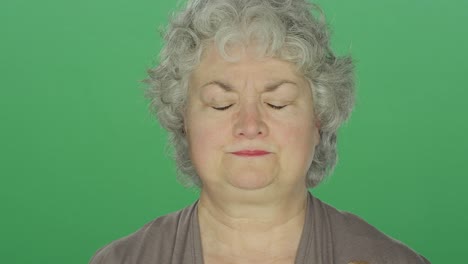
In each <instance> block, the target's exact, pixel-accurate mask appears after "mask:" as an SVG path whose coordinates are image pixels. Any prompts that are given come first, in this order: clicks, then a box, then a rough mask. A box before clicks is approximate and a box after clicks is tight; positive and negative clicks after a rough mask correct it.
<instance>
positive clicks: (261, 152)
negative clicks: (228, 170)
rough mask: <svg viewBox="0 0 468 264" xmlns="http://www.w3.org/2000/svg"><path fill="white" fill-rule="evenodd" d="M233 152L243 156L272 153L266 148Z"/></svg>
mask: <svg viewBox="0 0 468 264" xmlns="http://www.w3.org/2000/svg"><path fill="white" fill-rule="evenodd" d="M231 153H232V154H234V155H237V156H242V157H258V156H265V155H268V154H270V152H268V151H264V150H240V151H235V152H231Z"/></svg>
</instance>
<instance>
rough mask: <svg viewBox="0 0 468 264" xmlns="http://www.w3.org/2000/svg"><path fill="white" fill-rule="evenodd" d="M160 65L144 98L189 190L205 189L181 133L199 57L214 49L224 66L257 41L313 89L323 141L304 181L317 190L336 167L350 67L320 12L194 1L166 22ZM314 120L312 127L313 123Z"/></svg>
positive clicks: (253, 2) (303, 1) (279, 3)
mask: <svg viewBox="0 0 468 264" xmlns="http://www.w3.org/2000/svg"><path fill="white" fill-rule="evenodd" d="M164 40H165V42H166V44H165V46H164V48H163V49H162V51H161V54H160V63H159V65H158V66H157V67H155V68H154V69H149V70H148V75H149V77H148V78H146V79H145V80H143V82H145V83H146V84H148V88H147V89H146V97H147V98H148V99H150V108H151V111H152V112H153V113H155V114H156V116H157V118H158V119H159V122H160V124H161V125H162V126H163V127H164V128H165V129H166V130H167V131H168V132H169V145H170V146H172V147H173V148H174V154H173V155H174V159H175V161H176V164H177V167H178V179H179V181H180V182H181V183H182V184H184V185H185V186H187V187H190V186H198V187H201V185H202V182H201V180H200V177H199V176H198V175H197V172H196V171H195V169H194V166H193V164H192V162H191V158H190V155H189V146H188V144H187V139H186V135H185V131H184V113H185V110H186V100H187V91H188V86H189V83H188V79H189V76H190V74H191V72H192V71H193V70H194V69H195V68H196V67H197V66H198V65H199V63H200V60H201V58H202V57H203V53H204V51H205V50H206V49H207V47H209V45H210V44H213V43H214V45H216V47H217V48H218V50H219V51H220V54H221V55H222V56H223V57H224V58H225V59H226V60H232V59H233V58H232V57H230V56H229V55H228V52H227V51H226V50H227V48H228V47H229V46H230V45H236V46H239V45H240V46H241V47H246V45H248V44H249V43H252V42H255V46H256V48H257V51H258V56H259V57H262V56H263V57H275V58H279V59H282V60H285V61H289V62H292V63H294V64H295V65H296V66H297V68H298V69H299V70H300V71H301V73H303V75H304V77H305V79H306V80H308V82H309V85H310V87H311V89H312V95H313V100H314V110H315V113H316V116H317V118H318V119H319V121H320V130H319V132H320V142H319V143H318V145H317V146H316V149H315V156H314V159H313V161H312V164H311V166H310V168H309V170H308V173H307V177H306V185H307V187H314V186H316V185H318V184H319V183H320V182H321V181H322V180H323V179H324V178H325V176H326V175H328V174H330V172H331V171H332V170H333V168H334V166H335V164H336V161H337V152H336V141H337V130H338V128H339V127H340V125H341V124H342V123H343V122H344V121H345V120H347V119H348V117H349V115H350V113H351V111H352V109H353V106H354V74H353V69H354V67H353V63H352V60H351V58H350V57H349V56H345V57H336V56H335V55H334V53H333V51H332V50H331V48H330V43H329V33H328V27H327V25H326V22H325V20H324V16H323V12H322V11H321V10H320V8H319V7H318V6H316V5H314V4H311V3H308V2H307V0H222V1H220V0H192V1H189V2H188V3H187V5H186V7H185V8H184V9H183V10H181V11H180V12H179V13H176V14H175V15H174V16H173V18H172V19H171V21H170V23H169V26H168V28H167V30H166V32H165V35H164ZM311 121H312V120H311Z"/></svg>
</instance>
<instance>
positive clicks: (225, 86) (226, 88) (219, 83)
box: [201, 81, 232, 92]
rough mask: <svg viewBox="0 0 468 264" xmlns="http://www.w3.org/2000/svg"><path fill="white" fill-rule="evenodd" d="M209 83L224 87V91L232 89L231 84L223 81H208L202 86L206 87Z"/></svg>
mask: <svg viewBox="0 0 468 264" xmlns="http://www.w3.org/2000/svg"><path fill="white" fill-rule="evenodd" d="M208 85H216V86H218V87H220V88H222V89H223V90H224V91H226V92H230V91H232V86H231V85H229V84H227V83H223V82H221V81H211V82H208V83H206V84H204V85H203V86H202V87H201V88H203V87H206V86H208Z"/></svg>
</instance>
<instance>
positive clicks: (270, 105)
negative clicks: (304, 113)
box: [266, 103, 286, 110]
mask: <svg viewBox="0 0 468 264" xmlns="http://www.w3.org/2000/svg"><path fill="white" fill-rule="evenodd" d="M266 104H267V105H268V106H269V107H271V108H273V109H277V110H279V109H281V108H283V107H286V105H274V104H269V103H266Z"/></svg>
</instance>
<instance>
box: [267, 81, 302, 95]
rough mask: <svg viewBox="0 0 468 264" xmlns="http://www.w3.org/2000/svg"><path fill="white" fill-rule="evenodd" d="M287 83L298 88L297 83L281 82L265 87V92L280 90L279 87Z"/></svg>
mask: <svg viewBox="0 0 468 264" xmlns="http://www.w3.org/2000/svg"><path fill="white" fill-rule="evenodd" d="M286 83H289V84H292V85H295V86H297V83H295V82H293V81H289V80H279V81H276V82H274V83H271V84H268V85H267V86H265V92H272V91H274V90H276V89H278V87H280V86H281V85H283V84H286Z"/></svg>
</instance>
